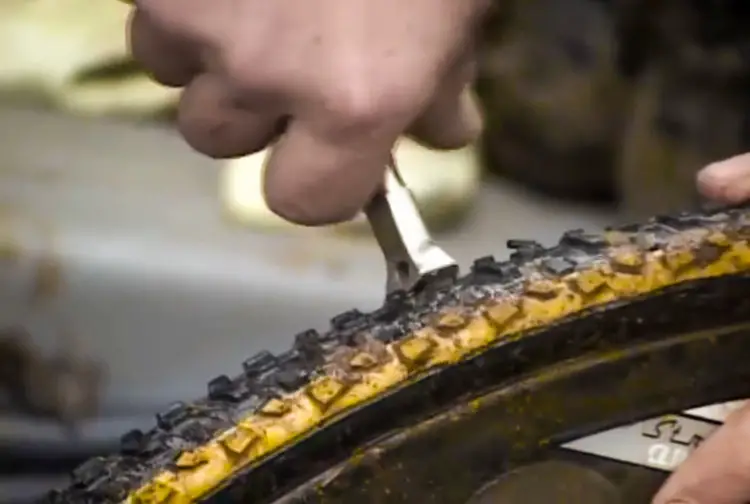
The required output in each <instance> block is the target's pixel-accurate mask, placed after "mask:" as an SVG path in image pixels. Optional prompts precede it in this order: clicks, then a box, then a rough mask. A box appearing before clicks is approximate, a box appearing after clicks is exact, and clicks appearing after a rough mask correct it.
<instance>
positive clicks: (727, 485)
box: [653, 404, 750, 504]
mask: <svg viewBox="0 0 750 504" xmlns="http://www.w3.org/2000/svg"><path fill="white" fill-rule="evenodd" d="M748 445H750V404H747V405H745V406H744V407H742V408H741V409H739V410H737V411H735V412H734V413H732V414H731V415H730V416H729V418H728V419H727V421H726V423H725V424H724V425H723V426H722V427H721V428H720V429H719V430H717V431H716V432H715V433H714V434H713V435H711V437H710V438H708V440H706V441H705V442H704V443H703V444H702V445H701V446H700V447H698V449H696V450H695V452H694V453H693V454H692V455H691V456H690V457H689V458H688V459H687V460H686V461H685V462H684V463H683V464H682V465H681V466H680V468H679V469H678V470H677V472H675V473H674V474H673V475H672V476H671V477H670V478H669V479H668V480H667V482H666V484H665V485H664V486H663V487H662V489H661V490H660V491H659V493H658V494H657V495H656V497H655V498H654V500H653V504H744V503H746V502H750V452H748V451H747V449H746V447H747V446H748Z"/></svg>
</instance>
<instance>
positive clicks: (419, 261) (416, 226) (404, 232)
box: [365, 163, 456, 292]
mask: <svg viewBox="0 0 750 504" xmlns="http://www.w3.org/2000/svg"><path fill="white" fill-rule="evenodd" d="M365 214H366V215H367V219H368V221H369V222H370V226H371V227H372V232H373V234H374V235H375V239H376V240H377V242H378V245H379V246H380V248H381V250H382V251H383V255H384V256H385V263H386V275H387V277H386V278H387V280H386V290H387V292H393V291H396V290H406V291H408V290H410V289H412V288H413V287H414V286H415V285H416V284H417V283H418V282H419V280H421V279H422V278H423V277H424V275H426V274H428V273H431V272H434V271H437V270H440V269H442V268H445V267H449V266H453V265H455V264H456V262H455V261H454V260H453V258H452V257H450V256H449V255H448V254H447V253H446V252H445V251H444V250H443V249H441V248H440V247H439V246H438V245H436V244H435V242H434V241H433V239H432V237H431V236H430V234H429V232H428V231H427V227H426V226H425V223H424V221H423V220H422V216H421V215H420V213H419V210H418V208H417V205H416V202H415V201H414V197H413V196H412V193H411V191H409V189H408V188H407V187H406V185H405V184H404V181H403V179H402V178H401V175H400V174H399V173H398V170H397V168H396V166H395V164H393V163H390V164H389V165H388V166H387V169H386V174H385V184H384V189H383V191H382V192H380V193H379V194H377V195H376V196H375V197H374V198H373V199H372V200H371V201H370V203H369V204H368V205H367V206H366V207H365Z"/></svg>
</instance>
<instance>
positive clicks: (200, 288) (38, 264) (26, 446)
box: [0, 0, 750, 504]
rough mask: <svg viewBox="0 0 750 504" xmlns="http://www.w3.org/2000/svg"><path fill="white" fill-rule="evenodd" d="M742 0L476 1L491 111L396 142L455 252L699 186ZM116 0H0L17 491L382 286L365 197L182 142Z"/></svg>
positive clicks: (12, 477) (609, 214)
mask: <svg viewBox="0 0 750 504" xmlns="http://www.w3.org/2000/svg"><path fill="white" fill-rule="evenodd" d="M749 10H750V3H748V2H741V1H725V0H701V1H698V0H681V1H677V0H674V1H672V0H659V1H654V0H525V1H513V0H507V1H503V2H498V3H497V5H496V7H495V9H494V10H493V12H492V13H491V15H490V16H489V18H488V20H487V26H486V29H485V33H484V35H483V39H484V40H483V44H482V51H481V55H480V56H481V58H480V63H481V64H480V77H479V79H478V81H477V86H476V92H477V94H478V96H479V97H480V99H481V101H482V102H483V104H484V110H485V114H486V117H487V128H486V131H485V132H484V135H483V138H482V139H481V141H480V142H478V143H477V145H475V146H472V147H471V148H467V149H463V150H461V151H457V152H451V153H438V152H432V151H428V150H426V149H424V148H422V147H420V146H418V145H416V144H414V143H411V142H410V141H409V140H407V139H404V140H403V141H402V142H401V143H400V144H399V146H398V149H397V152H396V157H397V158H398V161H399V164H400V167H401V170H402V172H403V175H404V178H405V179H406V181H407V183H408V184H409V186H410V187H411V188H412V190H413V191H414V193H415V195H416V198H417V200H418V203H419V205H420V207H421V209H422V211H423V213H424V215H425V217H426V219H427V221H428V223H429V226H430V228H431V229H432V230H433V232H434V233H435V234H436V236H437V237H438V238H439V240H440V241H441V243H443V244H444V246H445V248H446V249H447V250H448V251H449V252H450V253H451V254H453V255H454V256H455V257H456V258H457V259H459V260H460V261H461V263H462V264H464V265H466V264H468V263H469V261H471V260H472V259H474V258H477V257H480V256H484V255H487V254H489V253H494V254H495V256H496V257H503V256H505V255H506V254H507V251H506V249H505V241H506V240H507V239H509V238H524V239H537V240H539V241H541V242H542V243H545V244H551V243H554V241H556V240H557V237H558V235H559V233H560V232H562V231H564V230H566V229H569V228H597V227H602V226H604V225H608V224H613V223H616V222H620V221H625V220H633V219H638V218H643V217H646V216H649V215H651V214H654V213H662V212H668V211H675V210H681V209H686V208H690V207H692V206H695V205H696V204H697V203H698V197H697V194H696V193H695V189H694V182H693V180H694V176H695V173H696V171H697V170H698V168H700V167H701V166H702V165H704V164H705V163H707V162H709V161H712V160H715V159H719V158H723V157H727V156H731V155H734V154H737V153H740V152H743V151H745V150H747V146H746V144H747V143H748V140H750V131H749V130H748V125H749V123H748V117H749V116H748V110H749V109H748V104H747V96H748V93H747V92H746V86H747V83H746V80H747V78H748V71H749V70H750V66H748V58H747V55H748V54H749V53H748V49H750V45H748V40H747V37H748V34H749V32H748V31H747V30H741V29H740V27H742V26H745V24H746V22H747V19H748V15H749V14H750V12H748V11H749ZM126 16H127V9H126V7H125V6H124V5H122V4H120V3H119V2H115V1H114V0H108V1H97V2H91V1H90V0H2V2H0V503H2V504H9V503H13V504H18V503H22V502H28V501H30V500H31V499H33V497H34V496H35V495H38V494H39V493H41V492H43V491H44V490H45V489H46V488H47V487H49V486H50V485H55V484H58V483H59V482H62V481H64V477H65V473H66V471H68V470H69V469H70V468H71V467H73V466H74V465H76V464H77V463H78V462H80V461H81V459H82V458H85V457H88V456H89V455H92V454H95V453H100V452H102V451H107V450H109V449H111V448H112V446H114V445H115V444H116V443H117V440H118V438H119V435H120V434H122V433H123V432H125V431H126V430H128V429H130V428H133V427H141V428H147V427H149V426H150V425H151V423H152V420H151V418H152V417H153V413H154V412H156V411H159V410H161V409H163V408H165V407H167V406H168V405H169V404H170V403H172V402H174V401H176V400H181V399H190V398H193V397H196V396H197V395H199V394H202V393H203V391H204V387H205V383H206V382H207V381H208V380H210V379H211V378H213V377H214V376H216V375H219V374H223V373H229V374H231V373H233V372H235V371H237V372H238V371H239V369H240V363H241V362H242V361H243V360H244V359H245V358H246V357H247V356H249V355H251V354H253V353H255V352H257V351H260V350H262V349H270V350H272V351H282V350H285V349H286V348H287V347H288V345H289V344H290V343H291V341H292V337H293V335H294V334H296V333H298V332H300V331H302V330H304V329H306V328H308V327H311V326H317V327H322V326H324V325H325V324H326V323H327V319H328V318H330V317H331V316H333V315H335V314H337V313H339V312H342V311H345V310H348V309H352V308H358V309H361V310H366V309H371V308H375V307H376V306H377V305H378V304H379V302H380V301H381V299H382V297H383V288H384V267H383V265H382V259H381V257H380V255H379V251H378V249H377V247H376V246H375V244H374V242H373V241H372V239H371V238H370V237H369V236H368V233H367V229H366V226H365V225H364V223H363V221H362V220H357V221H355V222H352V223H349V224H346V225H342V226H338V227H335V228H331V229H325V230H310V229H300V228H295V227H293V226H290V225H287V224H285V223H283V222H281V221H280V220H278V219H277V218H276V217H274V216H273V215H272V214H271V213H270V212H269V211H268V210H267V208H266V206H265V204H264V203H263V199H262V196H261V191H260V167H261V166H262V164H263V159H264V156H265V153H259V154H257V155H254V156H249V157H247V158H242V159H236V160H232V161H226V162H216V161H211V160H208V159H204V158H202V157H200V156H198V155H197V154H195V153H193V152H192V151H190V149H189V148H188V147H187V146H186V145H184V144H183V143H182V141H181V140H180V139H179V138H178V136H177V135H176V133H175V131H174V129H173V126H172V123H173V117H174V108H175V104H176V99H177V95H176V94H175V91H174V90H170V89H164V88H161V87H159V86H157V85H155V84H153V83H151V82H150V81H149V80H148V78H147V77H146V76H145V75H144V74H143V73H141V72H140V71H139V69H138V67H137V66H136V65H135V64H134V63H133V62H132V61H131V60H130V59H129V58H128V55H127V52H126V47H125V38H124V23H125V19H126Z"/></svg>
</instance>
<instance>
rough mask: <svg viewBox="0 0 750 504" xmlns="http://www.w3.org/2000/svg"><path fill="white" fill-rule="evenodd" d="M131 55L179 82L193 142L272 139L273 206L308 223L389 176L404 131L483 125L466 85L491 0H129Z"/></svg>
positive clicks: (216, 144)
mask: <svg viewBox="0 0 750 504" xmlns="http://www.w3.org/2000/svg"><path fill="white" fill-rule="evenodd" d="M134 3H135V8H134V11H133V14H132V17H131V22H130V28H129V31H130V45H131V50H132V53H133V56H134V57H135V59H136V60H137V61H138V62H139V63H140V64H142V65H143V67H144V68H145V69H146V70H147V71H148V72H150V74H151V75H152V76H153V78H154V79H155V80H157V81H158V82H160V83H162V84H164V85H167V86H174V87H181V88H183V90H182V97H181V100H180V104H179V109H178V123H179V128H180V131H181V133H182V135H183V136H184V138H185V140H187V142H188V143H189V144H190V145H191V146H192V147H193V148H194V149H196V150H198V151H200V152H202V153H204V154H206V155H208V156H211V157H214V158H229V157H239V156H243V155H247V154H251V153H253V152H257V151H259V150H262V149H264V148H265V147H267V146H269V145H271V144H272V148H271V153H270V156H269V159H268V161H267V166H266V171H265V175H264V191H265V195H266V200H267V203H268V206H269V207H270V208H271V210H273V211H274V212H275V213H277V214H278V215H280V216H281V217H283V218H285V219H287V220H289V221H292V222H295V223H298V224H304V225H322V224H328V223H334V222H340V221H344V220H348V219H350V218H351V217H353V216H354V215H355V214H356V213H357V212H358V211H359V210H361V208H362V207H363V206H364V204H365V203H366V202H367V201H368V200H369V199H370V198H371V197H372V195H373V193H374V192H375V191H376V190H377V188H378V187H379V186H380V184H381V183H382V180H383V174H384V168H385V166H386V163H387V162H388V161H389V159H390V155H391V150H392V148H393V146H394V143H395V142H396V141H397V139H398V138H399V137H400V136H401V135H403V134H405V133H406V134H411V135H413V136H414V137H415V138H416V139H418V140H420V141H421V142H422V143H424V144H426V145H428V146H431V147H435V148H445V149H450V148H458V147H462V146H464V145H466V144H467V143H469V142H470V141H471V140H472V139H473V138H474V137H475V136H476V134H477V133H478V131H479V129H480V127H481V119H480V115H479V112H478V109H477V106H476V104H475V102H474V101H473V99H472V98H471V95H470V94H469V93H468V91H467V85H468V84H469V83H470V82H471V80H472V78H473V74H474V62H473V59H472V46H473V40H472V36H473V33H474V32H475V28H476V26H477V23H478V21H479V19H480V17H481V15H482V14H483V12H484V11H485V10H486V8H487V6H488V4H489V0H409V1H404V0H377V1H373V0H347V1H340V0H308V1H304V2H303V1H299V0H275V1H273V2H267V1H263V0H212V1H211V2H206V1H205V0H135V2H134Z"/></svg>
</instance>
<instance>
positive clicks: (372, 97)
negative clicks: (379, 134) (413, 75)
mask: <svg viewBox="0 0 750 504" xmlns="http://www.w3.org/2000/svg"><path fill="white" fill-rule="evenodd" d="M427 96H429V91H428V89H427V87H426V86H423V85H421V84H418V83H414V82H413V81H412V82H408V81H407V82H404V81H400V82H399V81H398V80H397V79H394V80H390V79H384V80H382V81H380V80H374V81H373V82H364V81H362V80H360V79H356V80H355V79H351V80H350V81H349V82H347V83H345V84H343V85H340V86H339V87H337V88H336V89H334V90H332V91H331V92H330V93H329V95H328V96H327V98H326V100H325V101H326V109H327V111H328V112H329V113H330V114H331V115H332V116H333V118H334V119H335V120H336V121H337V123H338V124H341V125H343V126H345V127H347V128H353V129H357V130H359V129H377V128H379V127H381V126H382V125H383V124H385V123H390V122H392V121H396V122H398V121H402V120H404V121H405V120H408V118H409V117H410V116H411V115H413V114H414V113H415V111H417V110H419V108H420V107H421V104H422V103H424V102H425V101H426V97H427Z"/></svg>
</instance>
